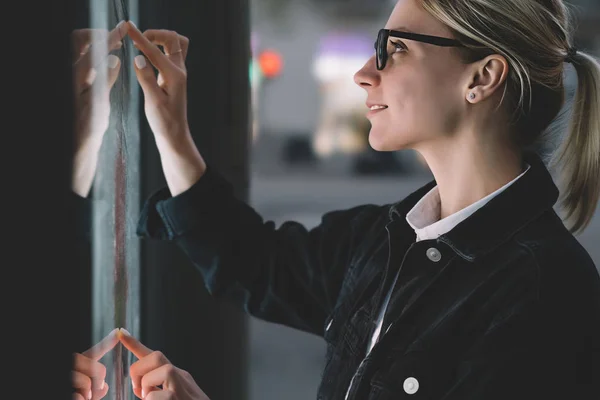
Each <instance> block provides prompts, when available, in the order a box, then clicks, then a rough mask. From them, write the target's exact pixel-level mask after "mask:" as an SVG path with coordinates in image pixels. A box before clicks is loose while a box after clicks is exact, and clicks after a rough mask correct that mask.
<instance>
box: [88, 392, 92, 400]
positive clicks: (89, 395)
mask: <svg viewBox="0 0 600 400" xmlns="http://www.w3.org/2000/svg"><path fill="white" fill-rule="evenodd" d="M88 400H92V391H91V390H90V392H89V393H88Z"/></svg>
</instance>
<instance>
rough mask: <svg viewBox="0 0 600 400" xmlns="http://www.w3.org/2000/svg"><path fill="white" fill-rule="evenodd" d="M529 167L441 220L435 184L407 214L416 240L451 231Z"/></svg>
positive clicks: (373, 340)
mask: <svg viewBox="0 0 600 400" xmlns="http://www.w3.org/2000/svg"><path fill="white" fill-rule="evenodd" d="M529 168H531V165H529V164H527V168H526V169H525V171H524V172H523V173H522V174H520V175H519V176H517V177H516V178H515V179H513V180H512V181H510V182H508V183H507V184H506V185H504V186H502V187H501V188H500V189H498V190H496V191H495V192H493V193H490V194H489V195H487V196H485V197H484V198H482V199H481V200H478V201H476V202H475V203H473V204H471V205H470V206H467V207H465V208H463V209H462V210H460V211H457V212H455V213H454V214H452V215H449V216H447V217H446V218H444V219H441V220H440V215H441V201H440V193H439V189H438V187H437V186H435V187H434V188H433V189H431V190H430V191H429V192H428V193H427V194H426V195H425V196H423V197H422V198H421V200H419V201H418V202H417V204H415V206H414V207H413V208H412V209H411V210H410V211H409V212H408V213H407V214H406V221H407V222H408V224H409V225H410V226H411V227H412V228H413V229H414V230H415V233H416V234H417V239H416V241H417V242H418V241H421V240H429V239H437V238H438V237H439V236H441V235H443V234H444V233H447V232H449V231H450V230H451V229H452V228H454V227H455V226H456V225H458V224H459V223H461V222H462V221H464V220H465V219H467V218H468V217H469V216H471V215H472V214H473V213H474V212H475V211H477V210H478V209H480V208H481V207H483V206H484V205H485V204H486V203H487V202H489V201H490V200H492V199H493V198H494V197H496V196H497V195H499V194H500V193H502V192H503V191H504V190H506V188H508V187H509V186H510V185H512V184H513V183H515V182H516V181H517V180H518V179H519V178H520V177H522V176H523V175H525V173H526V172H527V171H528V170H529ZM397 278H398V274H396V278H395V279H394V283H392V286H391V288H390V290H389V292H388V294H387V296H386V298H385V301H384V303H383V306H382V307H381V311H380V313H379V317H378V319H377V327H376V328H375V331H374V332H373V336H372V337H371V341H370V342H369V348H368V350H367V354H369V353H370V352H371V349H372V348H373V346H374V345H375V343H376V342H377V339H378V338H379V334H380V332H381V325H382V323H383V316H384V315H385V311H386V309H387V306H388V303H389V301H390V296H391V294H392V289H393V288H394V286H395V284H396V279H397Z"/></svg>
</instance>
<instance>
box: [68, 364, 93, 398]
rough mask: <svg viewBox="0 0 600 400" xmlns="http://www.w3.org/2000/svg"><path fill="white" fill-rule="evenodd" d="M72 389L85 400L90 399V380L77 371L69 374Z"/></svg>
mask: <svg viewBox="0 0 600 400" xmlns="http://www.w3.org/2000/svg"><path fill="white" fill-rule="evenodd" d="M71 380H72V384H73V388H74V389H75V390H76V391H77V393H79V394H81V395H82V396H83V397H84V398H85V399H86V400H90V399H91V398H92V380H91V379H90V377H89V376H86V375H85V374H82V373H81V372H78V371H73V372H72V374H71Z"/></svg>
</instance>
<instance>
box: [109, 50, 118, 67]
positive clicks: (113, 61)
mask: <svg viewBox="0 0 600 400" xmlns="http://www.w3.org/2000/svg"><path fill="white" fill-rule="evenodd" d="M106 63H107V64H108V67H109V68H110V69H114V68H115V67H116V66H117V65H118V64H119V57H117V56H115V55H113V54H111V55H109V56H108V60H107V61H106Z"/></svg>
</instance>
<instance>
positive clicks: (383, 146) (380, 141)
mask: <svg viewBox="0 0 600 400" xmlns="http://www.w3.org/2000/svg"><path fill="white" fill-rule="evenodd" d="M390 142H391V141H390V140H386V137H385V136H384V135H378V134H377V133H376V132H373V131H371V133H369V145H370V146H371V148H372V149H373V150H376V151H393V150H396V149H395V148H394V146H392V143H390Z"/></svg>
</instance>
